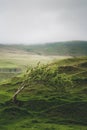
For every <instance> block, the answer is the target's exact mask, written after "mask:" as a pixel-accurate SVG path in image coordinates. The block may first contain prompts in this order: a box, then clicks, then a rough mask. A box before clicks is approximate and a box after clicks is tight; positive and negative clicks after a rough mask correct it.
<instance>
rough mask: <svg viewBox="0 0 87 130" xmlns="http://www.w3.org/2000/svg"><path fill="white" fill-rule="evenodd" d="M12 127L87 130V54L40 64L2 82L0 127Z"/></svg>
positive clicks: (5, 129)
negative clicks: (23, 85)
mask: <svg viewBox="0 0 87 130" xmlns="http://www.w3.org/2000/svg"><path fill="white" fill-rule="evenodd" d="M25 77H27V78H25ZM22 82H24V83H25V89H24V90H23V91H22V92H21V93H20V94H19V95H18V97H17V102H16V103H14V102H13V101H12V96H13V94H14V93H15V92H16V91H17V89H18V88H19V87H21V85H22ZM9 129H11V130H75V129H76V130H87V57H80V58H72V59H66V60H61V61H56V62H53V63H50V64H48V65H45V66H42V67H41V66H40V65H38V66H37V67H34V69H30V70H28V72H26V74H25V75H22V76H19V77H14V78H12V79H10V80H8V81H4V82H3V83H1V84H0V130H9Z"/></svg>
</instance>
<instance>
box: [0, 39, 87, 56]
mask: <svg viewBox="0 0 87 130" xmlns="http://www.w3.org/2000/svg"><path fill="white" fill-rule="evenodd" d="M0 49H1V50H3V49H5V50H11V51H12V50H15V51H19V50H20V51H25V52H28V53H32V54H38V55H60V56H63V55H66V56H86V55H87V41H66V42H51V43H45V44H35V45H34V44H33V45H25V44H0Z"/></svg>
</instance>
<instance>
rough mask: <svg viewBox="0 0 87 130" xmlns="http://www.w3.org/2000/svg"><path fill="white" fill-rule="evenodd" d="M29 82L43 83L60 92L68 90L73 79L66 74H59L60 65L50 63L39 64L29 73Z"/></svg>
mask: <svg viewBox="0 0 87 130" xmlns="http://www.w3.org/2000/svg"><path fill="white" fill-rule="evenodd" d="M28 80H29V81H28V82H29V83H30V82H32V83H37V84H43V85H45V86H47V87H51V88H52V89H54V90H56V91H59V92H67V90H68V87H71V86H72V80H71V78H70V77H69V76H67V75H66V74H64V73H63V74H59V72H58V67H57V66H56V67H53V66H52V67H49V65H48V66H47V65H44V66H40V65H37V66H36V67H35V68H33V69H31V70H30V71H29V74H28Z"/></svg>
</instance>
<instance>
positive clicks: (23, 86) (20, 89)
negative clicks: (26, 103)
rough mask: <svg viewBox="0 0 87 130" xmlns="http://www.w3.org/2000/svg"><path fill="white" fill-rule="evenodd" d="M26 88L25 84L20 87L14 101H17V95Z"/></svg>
mask: <svg viewBox="0 0 87 130" xmlns="http://www.w3.org/2000/svg"><path fill="white" fill-rule="evenodd" d="M24 88H25V85H24V84H23V85H22V87H21V88H19V89H18V90H17V91H16V92H15V94H14V95H13V102H14V103H16V102H17V96H18V94H19V93H20V92H21V91H22V90H23V89H24Z"/></svg>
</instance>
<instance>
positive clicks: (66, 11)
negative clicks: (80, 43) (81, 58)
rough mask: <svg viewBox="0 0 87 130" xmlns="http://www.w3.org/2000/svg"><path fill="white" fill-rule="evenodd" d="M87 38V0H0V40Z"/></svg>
mask: <svg viewBox="0 0 87 130" xmlns="http://www.w3.org/2000/svg"><path fill="white" fill-rule="evenodd" d="M67 40H87V0H0V43H27V44H31V43H44V42H53V41H67Z"/></svg>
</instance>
